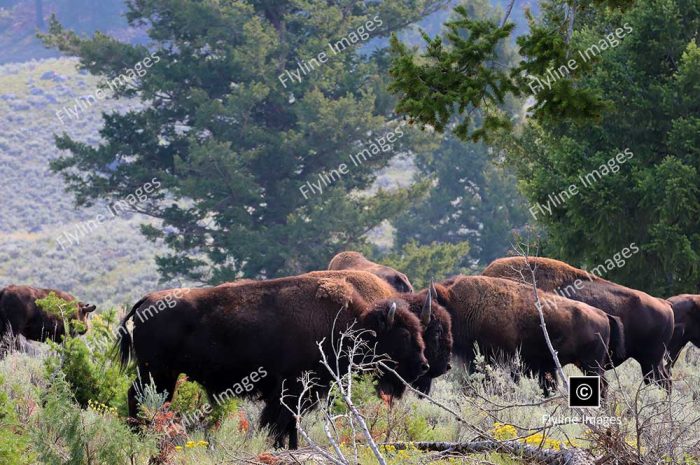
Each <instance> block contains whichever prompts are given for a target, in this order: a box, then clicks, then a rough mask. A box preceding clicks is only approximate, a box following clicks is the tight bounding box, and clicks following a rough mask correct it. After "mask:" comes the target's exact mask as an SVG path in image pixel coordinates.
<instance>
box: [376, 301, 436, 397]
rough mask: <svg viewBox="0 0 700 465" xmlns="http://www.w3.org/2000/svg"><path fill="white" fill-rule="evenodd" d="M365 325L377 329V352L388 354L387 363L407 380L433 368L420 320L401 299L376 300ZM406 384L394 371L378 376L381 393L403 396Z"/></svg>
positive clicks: (409, 380)
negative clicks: (428, 358) (426, 350)
mask: <svg viewBox="0 0 700 465" xmlns="http://www.w3.org/2000/svg"><path fill="white" fill-rule="evenodd" d="M362 320H363V321H362V323H363V324H362V325H363V327H365V328H366V329H370V330H372V331H373V332H374V334H375V336H374V340H373V341H371V342H373V343H374V344H375V350H376V354H377V355H379V356H381V355H385V356H388V357H389V358H390V359H391V360H390V361H389V362H387V365H388V366H390V367H391V368H393V370H395V371H396V373H398V375H399V376H400V377H401V378H403V379H404V380H406V381H407V382H413V381H415V380H417V379H418V378H419V377H420V376H422V375H424V374H425V373H427V372H428V370H429V369H430V365H429V364H428V360H427V359H426V358H425V355H424V351H425V343H424V342H423V335H422V333H423V329H422V327H421V323H420V320H419V319H418V317H417V316H415V315H414V314H413V313H412V312H411V311H410V309H409V305H408V303H407V302H406V301H405V300H402V299H385V300H381V301H379V302H377V303H375V304H374V306H373V307H372V308H371V309H370V310H369V311H367V312H366V313H365V314H364V315H363V318H362ZM405 389H406V386H404V384H403V382H402V381H401V380H400V379H398V378H397V377H396V376H395V375H394V374H393V373H391V372H385V373H383V374H382V375H381V376H380V378H379V391H380V394H383V395H386V396H389V397H394V396H396V397H401V395H402V394H403V393H404V391H405Z"/></svg>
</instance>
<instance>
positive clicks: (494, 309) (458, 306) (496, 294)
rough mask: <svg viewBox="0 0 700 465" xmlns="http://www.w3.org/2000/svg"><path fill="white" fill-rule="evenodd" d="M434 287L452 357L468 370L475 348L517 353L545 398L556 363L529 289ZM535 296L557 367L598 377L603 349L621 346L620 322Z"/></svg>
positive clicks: (494, 283) (477, 281)
mask: <svg viewBox="0 0 700 465" xmlns="http://www.w3.org/2000/svg"><path fill="white" fill-rule="evenodd" d="M435 288H436V294H437V301H438V302H439V303H440V304H441V305H442V306H444V307H445V308H446V309H447V311H448V312H449V313H450V315H451V317H452V336H453V338H454V348H453V353H454V355H456V356H457V357H459V358H461V359H462V360H463V361H464V362H465V363H466V364H467V367H468V368H469V369H471V364H472V362H473V360H474V357H475V352H474V344H476V345H477V346H478V347H479V350H480V351H481V352H482V353H483V354H484V355H486V356H487V357H489V358H491V357H496V356H500V355H514V354H516V353H517V352H518V351H519V352H520V354H521V358H522V361H523V364H524V365H525V367H526V369H527V370H528V371H529V372H533V373H537V374H538V375H539V378H540V384H541V386H542V389H543V390H544V392H545V395H546V394H547V393H548V387H549V386H548V384H549V383H548V381H547V379H548V378H549V379H556V373H555V363H554V360H553V357H552V354H551V353H550V351H549V349H548V347H547V345H546V342H545V337H544V333H543V331H542V328H541V326H540V316H539V312H538V311H537V307H536V302H535V298H534V293H533V290H532V288H530V287H529V286H526V285H523V284H518V283H514V282H512V281H509V280H506V279H501V278H491V277H485V276H461V277H457V278H454V279H451V280H449V281H448V283H447V285H443V284H437V285H436V286H435ZM538 296H539V300H540V303H541V305H542V311H543V313H544V319H545V323H546V325H547V330H548V334H549V337H550V339H551V341H552V345H553V346H554V349H555V350H556V351H557V354H558V356H559V360H560V362H561V364H562V366H563V365H565V364H568V363H573V364H575V365H576V366H578V367H579V368H580V369H581V370H582V371H583V372H584V373H588V374H598V375H602V374H603V373H604V367H605V366H606V365H608V364H609V354H608V346H609V345H612V346H615V345H619V344H622V341H621V328H619V321H617V319H616V318H614V317H609V316H608V315H606V314H605V313H603V312H602V311H600V310H598V309H597V308H594V307H591V306H589V305H586V304H584V303H581V302H576V301H572V300H569V299H564V298H562V297H559V296H555V295H553V294H546V293H544V292H538ZM611 327H612V328H611Z"/></svg>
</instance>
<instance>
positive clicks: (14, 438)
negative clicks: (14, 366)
mask: <svg viewBox="0 0 700 465" xmlns="http://www.w3.org/2000/svg"><path fill="white" fill-rule="evenodd" d="M4 384H5V381H4V380H3V379H2V378H0V388H3V387H4ZM25 426H26V425H21V424H20V422H19V421H18V419H17V413H16V411H15V406H14V403H13V402H12V400H11V399H10V398H9V396H8V395H7V393H6V392H5V391H4V389H2V390H0V463H2V464H3V465H30V464H33V463H35V457H34V454H33V453H31V451H30V449H29V436H27V435H26V431H25Z"/></svg>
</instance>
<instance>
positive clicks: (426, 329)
mask: <svg viewBox="0 0 700 465" xmlns="http://www.w3.org/2000/svg"><path fill="white" fill-rule="evenodd" d="M355 253H356V252H346V253H344V254H339V255H337V256H336V257H341V256H346V255H348V254H355ZM358 255H359V254H358ZM334 261H335V259H334ZM331 263H333V262H331ZM370 263H371V262H370ZM302 276H314V277H320V278H333V279H342V280H344V281H346V282H347V283H348V284H349V285H351V286H352V287H353V288H354V289H355V291H356V292H357V293H358V294H359V295H361V296H362V298H363V299H364V300H365V301H366V302H368V303H374V302H377V301H379V300H382V299H385V298H389V297H392V296H394V297H397V298H400V299H401V300H403V301H405V302H406V303H408V308H409V310H410V311H411V313H413V314H414V315H416V316H417V317H418V318H419V319H420V320H421V324H422V326H423V341H424V342H425V357H426V358H427V359H428V363H429V364H430V371H429V372H428V373H426V374H425V375H423V376H421V377H420V378H418V379H417V380H415V381H414V382H412V383H411V385H412V386H413V387H414V388H416V389H417V390H419V391H420V392H422V393H424V394H429V393H430V388H431V386H432V381H433V379H434V378H437V377H438V376H441V375H443V374H445V373H446V372H447V371H448V370H449V369H450V354H451V351H452V329H451V323H450V314H449V313H447V310H445V309H444V308H443V307H442V306H441V305H440V304H438V303H437V302H436V301H435V296H436V294H435V288H434V287H433V288H432V290H433V292H432V293H431V294H429V293H428V290H427V289H424V290H422V291H420V292H418V293H417V294H413V293H401V294H397V293H396V289H395V288H393V287H392V286H390V285H389V284H388V283H387V282H386V281H385V280H383V279H382V278H380V277H378V276H377V275H375V274H373V273H370V272H368V271H361V270H354V269H345V270H338V271H333V270H331V271H312V272H310V273H307V274H305V275H302ZM324 290H325V292H327V294H328V295H329V297H331V296H332V295H333V293H334V292H335V291H334V289H333V288H332V287H330V286H325V287H324ZM343 292H344V291H343Z"/></svg>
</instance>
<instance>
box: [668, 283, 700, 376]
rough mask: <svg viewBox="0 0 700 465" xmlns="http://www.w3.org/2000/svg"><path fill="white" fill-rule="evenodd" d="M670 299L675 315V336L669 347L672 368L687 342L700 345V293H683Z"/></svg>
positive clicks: (669, 365)
mask: <svg viewBox="0 0 700 465" xmlns="http://www.w3.org/2000/svg"><path fill="white" fill-rule="evenodd" d="M668 301H669V302H670V303H671V305H672V306H673V317H674V326H673V337H672V338H671V343H670V344H669V347H668V352H669V357H670V361H669V364H668V365H667V368H668V369H669V370H670V368H671V367H672V366H673V364H674V363H676V360H678V355H680V353H681V350H683V347H685V345H686V344H687V343H689V342H690V343H693V344H695V346H696V347H700V295H697V294H681V295H677V296H675V297H671V298H670V299H668Z"/></svg>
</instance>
